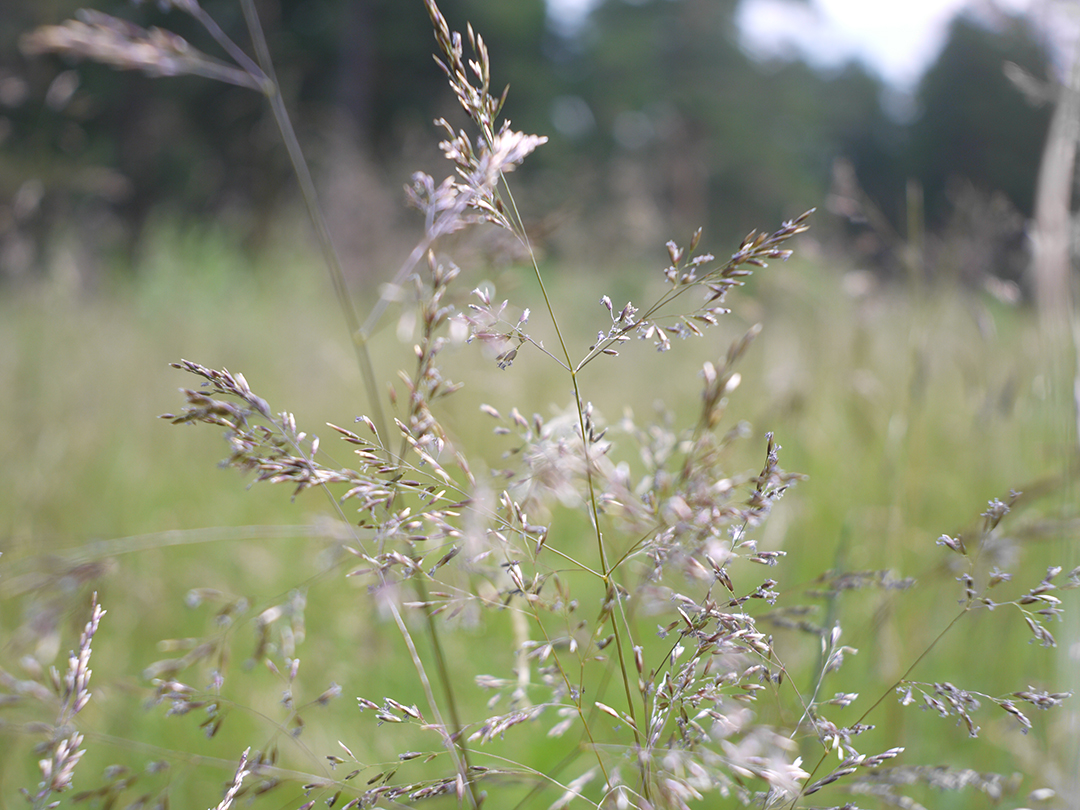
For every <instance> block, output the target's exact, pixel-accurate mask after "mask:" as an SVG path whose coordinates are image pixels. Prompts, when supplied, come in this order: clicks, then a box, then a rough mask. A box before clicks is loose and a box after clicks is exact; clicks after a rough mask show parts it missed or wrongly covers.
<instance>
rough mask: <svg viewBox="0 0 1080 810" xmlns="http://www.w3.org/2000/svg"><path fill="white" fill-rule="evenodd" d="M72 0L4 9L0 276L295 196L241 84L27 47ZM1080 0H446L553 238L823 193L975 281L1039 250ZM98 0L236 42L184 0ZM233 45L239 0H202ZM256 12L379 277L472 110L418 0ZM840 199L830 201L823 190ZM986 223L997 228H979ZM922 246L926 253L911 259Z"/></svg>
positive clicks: (353, 264) (247, 227) (572, 242)
mask: <svg viewBox="0 0 1080 810" xmlns="http://www.w3.org/2000/svg"><path fill="white" fill-rule="evenodd" d="M77 6H78V4H77V3H75V2H66V1H65V0H54V2H50V3H37V2H28V1H26V2H24V1H23V0H12V1H11V2H9V3H7V4H6V10H5V14H4V16H3V19H2V20H0V148H2V149H3V158H4V159H3V169H2V174H0V204H2V208H0V277H2V278H3V279H5V280H6V281H7V282H9V283H10V282H11V281H13V280H17V279H19V278H25V277H31V276H34V275H36V274H41V273H43V272H47V270H48V269H49V268H50V267H51V268H52V269H53V270H54V271H55V270H56V269H57V267H58V265H60V264H62V265H64V266H66V267H67V271H66V272H69V273H74V274H76V275H77V276H78V277H79V279H80V283H82V284H87V285H93V283H94V281H95V279H96V278H99V277H100V274H102V273H106V272H114V271H115V272H133V271H134V268H135V267H136V265H137V264H138V261H137V257H138V254H139V251H140V249H141V248H142V247H143V246H145V244H146V237H147V234H148V232H151V231H152V230H153V227H154V225H155V223H162V222H166V221H167V222H170V223H172V224H173V225H176V226H177V227H182V228H186V227H197V226H199V225H203V224H205V223H207V222H208V221H213V222H215V223H219V224H221V225H222V226H223V227H225V228H226V229H227V231H228V232H229V233H230V234H231V236H232V238H235V239H236V240H237V241H238V243H239V244H241V245H242V246H243V247H245V248H249V249H253V250H256V249H258V248H260V247H263V246H265V245H266V243H267V240H268V238H269V237H270V235H271V234H272V233H274V232H275V223H280V221H281V220H282V218H286V219H291V218H292V214H293V212H294V211H293V209H294V208H295V190H294V189H295V185H294V182H293V181H292V179H291V175H290V172H289V169H288V165H287V160H286V159H285V158H284V156H283V153H282V150H281V149H280V148H279V146H278V141H277V136H276V133H275V129H274V127H273V125H272V121H271V120H270V119H269V114H268V112H267V111H266V109H265V107H264V106H263V104H262V100H261V99H260V98H259V97H258V95H257V94H255V93H252V92H250V91H248V90H245V89H242V88H236V87H230V86H227V85H223V84H219V83H214V82H208V81H204V80H202V79H200V78H197V77H191V76H183V77H179V78H175V79H170V80H167V81H157V80H152V79H149V78H147V77H145V76H143V75H141V74H139V73H133V72H128V73H120V72H116V71H113V70H111V69H110V68H108V67H104V66H100V65H89V64H84V65H80V66H75V65H73V64H68V63H65V61H64V60H61V59H57V58H28V57H25V56H23V55H21V54H20V51H19V48H18V46H17V43H18V39H19V36H20V35H21V34H23V33H25V32H27V31H29V30H30V29H32V28H34V27H35V26H37V25H42V24H47V23H58V22H60V21H61V20H62V19H64V18H66V17H68V16H70V15H71V14H72V13H73V12H74V10H75V9H76V8H77ZM1068 6H1069V4H1065V3H1054V2H1034V0H1028V2H1021V0H1010V2H1008V3H1004V2H1002V3H995V2H969V3H962V2H958V1H957V2H948V3H945V2H927V0H921V2H915V3H909V4H904V5H903V6H901V5H898V4H889V3H873V4H858V3H851V4H850V5H845V4H844V3H843V2H842V0H832V3H831V4H830V3H826V2H810V0H805V1H804V2H800V1H799V0H743V2H738V1H737V0H634V1H630V0H605V2H599V0H550V2H548V3H545V2H544V0H515V2H513V3H503V2H496V1H495V0H452V2H447V3H446V4H445V9H444V11H445V13H446V15H447V16H448V18H449V19H450V21H451V25H452V26H456V27H457V28H462V29H463V28H464V23H465V22H466V21H471V22H472V23H473V25H474V27H475V28H476V29H477V30H478V31H481V32H484V36H485V37H486V38H487V41H488V43H489V46H490V49H491V53H492V59H493V62H494V64H495V66H496V67H495V73H494V77H493V83H494V84H495V85H496V86H498V87H501V86H503V85H505V84H509V85H510V89H511V92H510V96H509V102H508V106H507V108H506V109H505V115H506V116H507V117H509V118H510V119H511V120H512V121H513V123H514V126H515V127H516V128H520V129H523V130H525V131H528V132H536V133H539V134H546V135H548V136H549V137H550V138H551V141H550V143H549V144H548V145H546V146H545V147H544V148H543V149H542V150H540V151H539V152H538V153H537V155H536V156H535V158H534V159H533V160H532V161H530V164H529V165H528V166H527V167H526V169H525V171H523V172H522V175H521V176H519V177H518V178H517V181H518V182H519V183H524V184H526V187H527V188H528V189H529V193H528V194H524V195H522V197H523V199H525V200H527V201H528V202H527V212H526V213H527V216H530V217H531V224H532V226H533V230H534V232H535V234H536V236H537V241H538V242H539V243H540V244H541V246H542V247H544V248H545V249H547V250H549V251H551V252H552V255H553V256H554V257H556V258H558V257H560V256H565V255H574V256H583V257H588V259H589V260H590V261H597V260H599V261H602V262H608V263H610V262H613V261H616V260H619V259H621V258H623V257H625V256H627V255H634V254H639V253H640V252H641V251H642V250H646V249H652V248H654V247H655V246H656V245H657V244H662V243H663V242H664V241H666V240H667V239H669V238H672V237H674V236H677V235H678V234H680V233H689V232H690V231H692V230H693V229H694V228H696V227H698V226H699V225H703V226H706V228H707V230H708V231H709V232H711V233H713V234H715V235H716V236H717V237H718V238H725V239H730V238H734V237H737V236H741V235H742V234H744V233H746V232H747V231H749V230H750V229H751V228H755V227H764V225H763V223H771V222H774V221H777V220H778V219H780V218H781V217H787V216H792V215H794V214H797V213H801V212H802V211H803V210H805V209H807V208H810V207H815V206H816V207H818V208H820V209H822V213H823V215H822V216H821V217H819V219H818V224H817V227H816V237H815V238H816V239H818V240H819V241H820V242H822V243H823V244H826V245H828V246H829V247H830V248H835V249H837V250H841V251H843V252H844V253H845V254H846V255H848V256H850V257H851V258H852V261H854V262H856V263H859V264H864V265H865V266H866V267H867V268H870V269H872V270H874V272H876V273H880V274H882V275H883V276H895V275H896V274H898V273H902V272H907V271H914V272H918V273H920V274H923V275H938V276H940V275H943V274H951V275H956V276H961V277H965V278H967V280H968V281H969V282H973V283H979V282H980V280H981V279H980V277H981V276H983V275H985V274H987V273H990V274H993V275H995V276H996V277H999V278H1002V279H1007V280H1010V281H1014V282H1019V281H1022V276H1023V271H1024V269H1025V261H1026V258H1025V249H1026V248H1025V239H1024V225H1025V222H1026V220H1028V219H1029V218H1030V217H1031V216H1032V213H1033V206H1034V189H1035V180H1036V173H1037V170H1038V166H1039V159H1040V156H1041V154H1042V147H1043V145H1044V143H1045V141H1046V136H1047V130H1048V126H1049V121H1050V116H1051V112H1052V99H1053V97H1054V95H1055V91H1054V89H1053V87H1054V83H1055V82H1056V81H1058V80H1060V79H1061V78H1062V76H1063V71H1064V70H1065V68H1066V66H1067V63H1068V62H1069V57H1070V56H1071V48H1072V47H1073V46H1074V43H1075V39H1076V37H1075V36H1074V34H1073V32H1074V31H1075V27H1076V19H1075V15H1070V14H1069V13H1068V11H1069V9H1068ZM95 8H97V9H99V10H101V11H105V12H109V13H114V14H118V15H121V16H123V17H125V18H127V19H131V20H133V21H135V22H137V23H139V24H140V25H144V26H149V25H161V26H164V27H167V28H170V30H174V31H176V32H177V33H179V34H181V35H183V36H186V37H188V38H189V39H190V40H191V42H192V44H193V45H195V46H196V47H200V48H202V49H203V50H207V51H209V52H210V53H212V54H215V55H220V54H219V52H218V51H217V50H216V48H215V46H214V45H213V44H212V43H208V42H207V41H206V37H205V34H202V33H201V32H200V31H198V30H197V29H196V26H195V25H194V24H193V23H192V22H191V21H190V20H189V19H187V18H185V16H184V15H182V14H176V13H173V14H171V15H167V14H162V13H161V11H160V10H159V9H158V8H157V7H156V6H155V4H152V3H143V4H141V5H138V6H133V5H131V4H130V3H125V2H119V1H118V0H104V1H103V2H102V3H99V4H98V5H96V6H95ZM205 8H206V9H207V10H208V11H209V12H210V13H211V15H212V16H213V17H214V18H215V19H217V20H218V21H219V22H220V23H221V24H222V25H223V27H224V28H225V30H226V31H227V32H228V33H230V34H231V35H232V36H234V37H236V38H238V39H239V40H240V41H243V37H244V35H243V21H242V19H241V17H240V12H239V11H238V9H237V7H236V5H235V4H234V3H231V2H228V1H227V0H222V2H216V1H215V0H211V2H209V3H207V4H206V5H205ZM264 14H265V19H264V24H265V26H266V28H267V31H268V35H269V37H270V39H271V48H272V51H273V53H274V55H275V57H276V59H277V60H278V62H279V64H280V69H281V83H282V89H283V93H284V95H285V99H286V102H287V104H288V106H289V108H290V109H291V110H292V111H293V113H294V115H295V117H296V120H297V122H298V126H299V128H300V130H301V132H300V138H301V142H302V144H303V145H304V147H305V149H306V150H307V152H308V155H309V158H310V160H311V161H312V162H313V163H314V165H315V167H316V172H317V174H318V175H319V177H320V178H321V180H322V183H321V184H322V186H323V192H324V194H325V207H326V208H327V210H328V211H329V212H330V213H331V216H332V217H333V219H334V230H335V234H336V237H337V240H338V241H339V242H340V243H341V247H342V249H343V250H344V252H345V253H346V254H347V259H348V261H347V262H346V264H347V266H348V269H349V272H350V274H351V275H352V276H353V277H354V278H356V279H363V278H367V277H378V273H379V272H380V271H381V270H382V269H383V267H384V265H383V263H382V262H383V261H385V260H386V259H387V258H388V256H392V255H394V251H395V250H397V249H398V246H396V245H395V246H394V248H393V249H391V250H390V251H387V239H386V235H387V233H388V232H399V231H405V235H406V238H407V236H408V228H409V227H410V226H411V225H412V220H410V219H409V218H408V214H406V213H404V212H403V211H402V207H401V204H400V201H401V193H400V189H401V186H402V184H403V183H405V182H407V181H408V179H409V177H410V175H411V172H412V171H414V170H416V169H418V168H424V169H427V170H428V171H431V172H432V173H435V172H438V173H439V176H442V174H443V173H445V169H442V168H440V167H439V166H438V161H439V157H438V153H437V152H436V150H435V146H434V142H435V139H434V138H433V136H432V132H433V130H432V126H431V121H432V119H433V118H435V117H436V116H445V117H447V118H448V119H449V120H450V121H451V122H454V123H459V122H460V120H461V116H460V114H459V112H460V111H458V110H456V109H455V102H454V101H453V99H452V98H450V97H449V95H448V94H447V93H446V92H445V84H444V81H443V77H442V75H441V73H440V72H439V71H438V70H437V69H433V67H432V61H431V50H432V45H433V42H432V40H431V37H430V36H428V35H427V34H426V25H427V20H426V13H425V10H424V8H423V6H422V4H421V3H419V2H415V3H411V2H407V3H402V2H396V0H395V1H394V2H391V0H348V1H346V0H295V1H294V0H283V1H279V2H272V3H266V4H265V9H264ZM825 211H828V212H829V213H828V214H826V213H825ZM980 229H981V230H980ZM912 240H915V242H917V247H918V248H919V250H920V251H921V253H920V257H919V260H918V263H919V265H920V266H919V267H913V266H912V257H911V256H905V255H903V250H902V249H901V247H902V245H903V244H904V243H911V241H912Z"/></svg>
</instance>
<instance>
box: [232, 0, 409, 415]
mask: <svg viewBox="0 0 1080 810" xmlns="http://www.w3.org/2000/svg"><path fill="white" fill-rule="evenodd" d="M240 5H241V7H242V8H243V10H244V19H245V21H246V22H247V26H248V31H249V32H250V34H251V41H252V44H253V45H254V47H255V53H256V55H257V56H258V59H259V64H260V66H261V69H262V72H263V73H264V74H265V75H266V78H267V80H268V81H267V83H266V84H265V86H264V90H263V92H264V93H265V94H266V98H267V100H268V101H269V102H270V109H271V111H272V112H273V114H274V120H275V122H276V123H277V125H278V130H279V131H280V132H281V138H282V140H283V141H284V143H285V149H286V151H287V152H288V153H289V161H290V162H291V163H292V167H293V172H294V173H295V174H296V179H297V182H299V184H300V193H301V196H303V198H304V205H305V206H306V207H307V212H308V216H309V217H310V218H311V224H312V226H313V227H314V228H315V236H316V240H317V241H318V243H319V248H320V250H321V251H322V255H323V261H324V262H325V263H326V268H327V270H328V271H329V273H330V281H331V283H332V284H333V286H334V295H335V297H336V298H337V300H338V304H339V305H340V306H341V313H342V315H343V316H344V317H345V324H346V326H347V327H348V329H349V342H350V343H352V345H353V351H354V352H355V353H356V362H357V364H358V365H359V367H360V374H361V376H362V377H363V379H364V388H365V389H366V390H367V393H368V399H369V400H370V402H369V405H370V407H371V409H372V411H373V414H372V416H373V421H374V422H375V425H376V426H377V427H378V429H379V432H380V433H381V434H382V435H384V436H386V435H389V434H388V433H387V432H386V427H387V422H386V416H385V414H384V413H383V409H382V402H381V399H380V397H379V391H378V384H377V382H376V379H375V367H374V365H373V364H372V361H371V352H370V350H369V349H368V345H367V338H368V336H367V334H364V333H362V332H361V331H360V319H359V317H358V316H357V314H356V308H355V307H354V306H353V304H352V299H351V298H350V296H349V289H348V286H347V285H346V283H345V274H344V273H343V272H342V269H341V260H340V259H339V258H338V253H337V250H336V249H335V248H334V242H333V239H332V238H331V236H330V228H329V226H327V224H326V218H325V217H324V216H323V213H322V209H321V208H320V207H319V201H318V196H317V194H316V191H315V183H314V181H313V180H312V178H311V171H310V170H309V169H308V165H307V161H306V160H305V159H304V154H303V152H302V151H301V149H300V142H299V141H298V140H297V138H296V132H295V130H294V129H293V125H292V119H290V118H289V113H288V111H287V110H286V109H285V102H284V100H283V99H282V97H281V88H280V86H279V85H278V82H277V77H276V76H275V73H274V66H273V63H272V62H271V60H270V50H269V48H268V47H267V44H266V37H265V35H264V34H263V30H262V25H261V23H260V22H259V15H258V12H257V11H256V10H255V2H254V0H240Z"/></svg>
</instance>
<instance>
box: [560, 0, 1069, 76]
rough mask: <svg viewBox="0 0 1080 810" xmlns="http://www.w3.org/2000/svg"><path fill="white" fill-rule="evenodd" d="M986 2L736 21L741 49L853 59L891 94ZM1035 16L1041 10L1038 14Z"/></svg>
mask: <svg viewBox="0 0 1080 810" xmlns="http://www.w3.org/2000/svg"><path fill="white" fill-rule="evenodd" d="M595 2H596V0H548V8H549V10H550V12H551V14H552V17H553V18H555V19H560V20H564V21H566V22H565V24H568V25H571V26H572V25H573V21H574V20H579V19H581V18H582V16H583V15H584V14H585V13H586V12H587V11H588V8H589V7H590V6H591V5H593V4H595ZM987 2H988V0H892V2H889V0H743V2H742V3H741V5H740V7H739V12H738V22H739V27H740V29H741V32H742V37H743V46H744V47H745V48H746V49H747V51H748V52H749V53H751V54H753V55H755V56H758V57H762V58H770V57H777V56H781V57H782V56H785V55H788V54H792V52H794V53H796V54H798V55H800V56H802V57H803V58H805V59H806V60H807V61H808V62H810V63H811V64H813V65H815V66H817V67H821V68H828V67H831V66H839V65H842V64H843V63H845V62H847V61H849V60H851V59H858V60H860V61H862V62H863V63H865V64H866V66H867V67H868V68H870V69H871V70H872V71H873V72H874V73H876V74H878V76H880V77H881V78H882V79H883V80H885V82H887V83H888V84H890V85H891V86H892V87H893V88H894V89H896V90H899V91H901V92H903V91H909V90H911V89H913V88H914V86H915V83H916V82H917V81H918V80H919V77H920V76H921V75H922V73H923V71H924V70H925V69H926V68H927V67H928V66H929V65H930V63H931V62H933V60H934V58H935V57H936V56H937V54H938V53H939V51H940V50H941V47H942V45H944V42H945V36H946V34H947V31H948V25H949V21H950V20H951V19H952V17H953V16H954V15H955V14H956V12H957V11H959V10H960V9H962V8H965V7H976V8H977V7H979V6H980V5H981V6H985V5H987ZM1036 4H1039V5H1040V7H1041V8H1042V9H1043V11H1045V12H1046V13H1047V14H1049V13H1050V12H1049V11H1048V10H1047V6H1048V0H994V5H996V6H997V7H998V8H1000V9H1002V10H1003V11H1006V12H1009V13H1017V12H1021V11H1027V10H1029V9H1031V8H1032V7H1033V6H1035V5H1036ZM1036 13H1041V12H1038V11H1037V12H1036Z"/></svg>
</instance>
